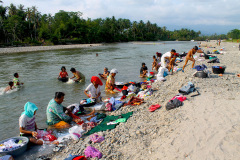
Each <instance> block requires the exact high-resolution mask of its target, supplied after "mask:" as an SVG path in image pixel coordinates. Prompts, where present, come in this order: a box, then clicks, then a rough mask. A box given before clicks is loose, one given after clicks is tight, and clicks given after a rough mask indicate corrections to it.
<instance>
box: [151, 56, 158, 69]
mask: <svg viewBox="0 0 240 160" xmlns="http://www.w3.org/2000/svg"><path fill="white" fill-rule="evenodd" d="M154 68H155V70H156V71H158V68H159V66H158V63H157V58H156V56H153V62H152V70H153V69H154Z"/></svg>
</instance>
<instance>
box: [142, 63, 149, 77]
mask: <svg viewBox="0 0 240 160" xmlns="http://www.w3.org/2000/svg"><path fill="white" fill-rule="evenodd" d="M147 73H148V68H147V66H146V64H145V63H142V67H141V69H140V77H142V78H145V77H147Z"/></svg>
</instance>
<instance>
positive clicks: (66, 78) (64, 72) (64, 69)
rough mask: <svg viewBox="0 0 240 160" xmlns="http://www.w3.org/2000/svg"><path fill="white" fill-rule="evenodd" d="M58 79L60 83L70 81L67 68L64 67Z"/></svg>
mask: <svg viewBox="0 0 240 160" xmlns="http://www.w3.org/2000/svg"><path fill="white" fill-rule="evenodd" d="M59 77H61V78H59ZM57 79H58V80H60V81H63V82H67V81H68V73H67V71H66V68H65V66H62V68H61V71H60V73H59V75H58V77H57Z"/></svg>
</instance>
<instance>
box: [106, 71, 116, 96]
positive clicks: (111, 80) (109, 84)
mask: <svg viewBox="0 0 240 160" xmlns="http://www.w3.org/2000/svg"><path fill="white" fill-rule="evenodd" d="M117 73H118V71H117V69H115V68H114V69H112V70H111V71H110V75H109V76H108V78H107V81H106V85H105V91H106V92H110V93H112V94H114V93H115V92H114V91H113V90H114V89H115V87H116V86H115V76H116V74H117Z"/></svg>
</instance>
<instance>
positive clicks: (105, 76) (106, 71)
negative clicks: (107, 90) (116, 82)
mask: <svg viewBox="0 0 240 160" xmlns="http://www.w3.org/2000/svg"><path fill="white" fill-rule="evenodd" d="M109 74H110V72H109V71H108V68H107V67H105V68H104V72H103V74H101V73H99V76H100V77H101V78H104V79H107V77H108V76H109Z"/></svg>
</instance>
